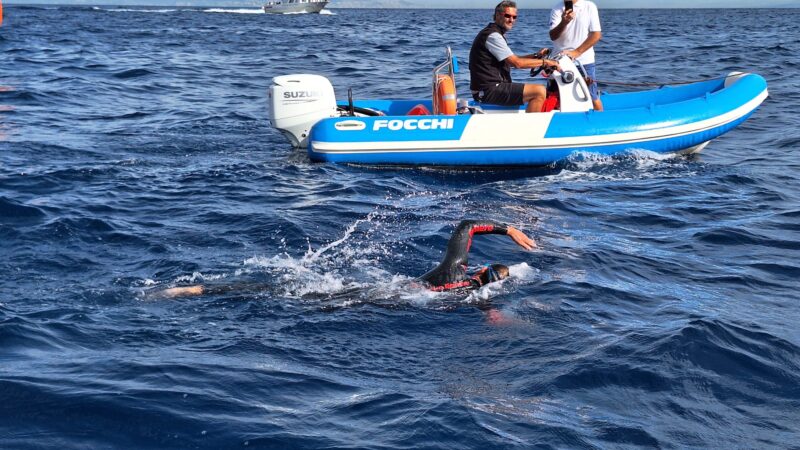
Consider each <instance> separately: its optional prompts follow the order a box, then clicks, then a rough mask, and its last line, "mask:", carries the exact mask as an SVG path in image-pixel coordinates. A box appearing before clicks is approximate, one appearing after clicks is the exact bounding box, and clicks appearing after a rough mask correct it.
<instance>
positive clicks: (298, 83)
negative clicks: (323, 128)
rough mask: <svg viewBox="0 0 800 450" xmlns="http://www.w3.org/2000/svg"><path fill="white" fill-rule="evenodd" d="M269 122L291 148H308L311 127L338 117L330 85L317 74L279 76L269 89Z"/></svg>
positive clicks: (274, 79) (334, 96)
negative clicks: (284, 137) (324, 120)
mask: <svg viewBox="0 0 800 450" xmlns="http://www.w3.org/2000/svg"><path fill="white" fill-rule="evenodd" d="M269 106H270V111H269V120H270V122H271V123H272V126H273V127H275V128H277V129H279V130H280V131H281V132H282V133H283V134H284V135H285V136H286V137H287V138H288V139H289V141H291V143H292V145H294V146H295V147H306V146H307V145H308V134H309V131H311V127H313V126H314V124H315V123H317V122H318V121H320V120H321V119H324V118H327V117H334V116H336V115H338V113H337V111H336V95H335V94H334V92H333V85H331V82H330V81H328V79H327V78H325V77H323V76H320V75H310V74H295V75H281V76H279V77H275V78H273V79H272V86H270V88H269Z"/></svg>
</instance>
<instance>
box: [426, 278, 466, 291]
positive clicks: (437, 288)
mask: <svg viewBox="0 0 800 450" xmlns="http://www.w3.org/2000/svg"><path fill="white" fill-rule="evenodd" d="M470 284H472V283H471V282H470V280H464V281H458V282H456V283H447V284H445V285H444V286H430V287H429V288H428V289H430V290H432V291H436V292H441V291H449V290H450V289H458V288H462V287H467V286H469V285H470Z"/></svg>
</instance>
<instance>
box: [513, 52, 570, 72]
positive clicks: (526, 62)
mask: <svg viewBox="0 0 800 450" xmlns="http://www.w3.org/2000/svg"><path fill="white" fill-rule="evenodd" d="M505 63H506V65H507V66H510V67H513V68H515V69H535V68H537V67H542V66H545V67H554V68H555V69H556V70H561V66H559V65H558V63H557V62H555V61H553V60H552V59H533V58H526V57H524V56H517V55H511V56H509V57H508V58H506V59H505Z"/></svg>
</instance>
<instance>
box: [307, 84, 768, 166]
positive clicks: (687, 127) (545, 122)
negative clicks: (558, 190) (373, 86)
mask: <svg viewBox="0 0 800 450" xmlns="http://www.w3.org/2000/svg"><path fill="white" fill-rule="evenodd" d="M766 97H767V84H766V81H765V80H764V79H763V78H762V77H760V76H758V75H755V74H732V75H730V76H728V77H726V78H721V79H717V80H711V81H705V82H700V83H694V84H690V85H684V86H680V87H663V88H661V89H656V90H652V91H642V92H634V93H625V94H613V95H604V96H603V102H604V106H605V108H606V109H605V111H602V112H596V111H589V112H579V113H561V112H551V113H538V114H525V113H524V111H522V110H521V109H517V108H502V107H484V108H485V110H486V112H487V114H474V115H470V114H465V115H456V116H406V115H404V113H405V112H406V111H408V110H410V109H411V108H412V107H413V106H415V105H417V104H423V105H426V106H427V107H429V108H430V101H427V102H425V101H416V100H373V101H364V102H357V103H356V105H357V106H360V107H366V108H372V109H377V110H380V111H382V112H383V113H384V114H386V116H378V117H343V118H329V119H324V120H321V121H320V122H318V123H317V124H315V125H314V127H313V128H312V129H311V133H310V138H309V146H308V152H309V155H310V157H311V159H312V160H314V161H329V162H339V163H359V164H402V165H447V166H460V165H466V166H515V165H521V166H542V165H549V164H552V163H555V162H557V161H559V160H562V159H564V158H567V157H568V156H569V155H570V154H572V153H576V152H591V153H598V154H604V155H614V154H619V153H623V152H626V151H631V150H648V151H653V152H658V153H671V152H687V151H693V150H695V149H698V148H700V147H701V146H702V145H703V144H704V143H706V142H708V141H710V140H712V139H714V138H716V137H718V136H720V135H722V134H724V133H726V132H728V131H729V130H731V129H733V128H735V127H736V126H737V125H739V124H740V123H742V122H743V121H745V120H746V119H747V118H748V117H749V116H750V115H751V114H752V113H753V112H755V111H756V109H757V108H758V106H759V105H760V104H761V103H762V102H763V100H764V99H765V98H766Z"/></svg>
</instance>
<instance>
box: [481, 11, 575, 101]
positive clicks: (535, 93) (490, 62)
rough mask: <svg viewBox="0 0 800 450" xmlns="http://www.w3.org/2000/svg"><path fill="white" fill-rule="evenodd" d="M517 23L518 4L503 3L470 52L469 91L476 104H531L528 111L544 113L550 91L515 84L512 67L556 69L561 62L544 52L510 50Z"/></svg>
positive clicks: (534, 85)
mask: <svg viewBox="0 0 800 450" xmlns="http://www.w3.org/2000/svg"><path fill="white" fill-rule="evenodd" d="M516 21H517V4H516V2H512V1H502V2H500V3H499V4H498V5H497V6H496V7H495V8H494V22H492V23H490V24H489V25H487V26H486V28H484V29H483V30H481V32H480V33H478V36H476V37H475V40H474V41H473V42H472V48H471V49H470V51H469V72H470V80H469V88H470V90H472V97H473V98H474V99H475V101H478V102H481V103H488V104H492V105H503V106H519V105H524V104H525V103H528V106H527V107H526V108H525V111H526V112H539V111H541V110H542V104H543V103H544V100H545V97H546V95H547V92H546V90H545V87H544V86H543V85H541V84H525V83H513V82H512V81H511V70H510V68H511V67H514V68H517V69H533V68H536V67H542V66H544V67H553V68H555V69H556V70H560V67H559V66H558V63H557V62H555V61H552V60H548V59H544V57H543V56H542V53H543V52H541V51H540V52H539V53H536V54H532V55H525V56H517V55H515V54H514V52H512V51H511V49H510V48H509V47H508V42H507V41H506V37H505V34H506V33H507V32H509V31H511V28H513V27H514V23H516Z"/></svg>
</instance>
